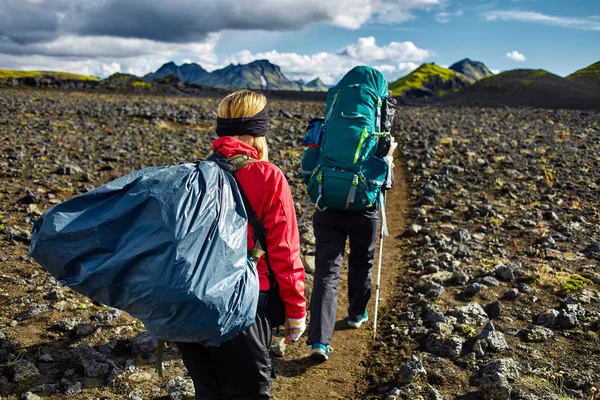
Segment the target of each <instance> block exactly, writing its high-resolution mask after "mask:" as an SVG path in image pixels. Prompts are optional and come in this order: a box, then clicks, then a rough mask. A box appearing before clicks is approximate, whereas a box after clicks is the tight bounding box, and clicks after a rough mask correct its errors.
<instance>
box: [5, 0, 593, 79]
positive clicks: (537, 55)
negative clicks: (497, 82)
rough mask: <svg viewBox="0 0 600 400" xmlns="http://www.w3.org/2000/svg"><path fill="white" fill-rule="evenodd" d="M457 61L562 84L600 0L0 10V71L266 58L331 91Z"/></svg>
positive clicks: (123, 2)
mask: <svg viewBox="0 0 600 400" xmlns="http://www.w3.org/2000/svg"><path fill="white" fill-rule="evenodd" d="M464 58H470V59H471V60H476V61H481V62H483V63H485V64H486V65H487V66H488V68H490V69H491V70H492V71H493V72H495V73H498V72H501V71H505V70H511V69H515V68H534V69H538V68H541V69H545V70H547V71H550V72H552V73H555V74H557V75H560V76H566V75H569V74H570V73H572V72H574V71H576V70H578V69H580V68H584V67H586V66H588V65H590V64H593V63H594V62H597V61H600V0H489V1H487V0H168V1H165V0H77V1H73V0H0V69H27V70H45V71H66V72H73V73H79V74H85V75H94V76H98V77H100V78H106V77H108V76H109V75H111V74H113V73H115V72H123V73H131V74H135V75H138V76H143V75H145V74H147V73H149V72H154V71H156V70H157V69H158V68H159V67H160V66H161V65H162V64H164V63H166V62H169V61H174V62H175V63H176V64H178V65H180V64H182V63H191V62H194V63H198V64H200V65H201V66H202V67H204V68H205V69H207V70H209V71H212V70H215V69H218V68H222V67H224V66H227V65H228V64H230V63H233V64H238V63H240V64H245V63H248V62H251V61H253V60H256V59H268V60H269V61H271V62H272V63H274V64H277V65H279V66H280V67H281V70H282V72H283V73H284V74H285V75H286V76H287V77H288V78H290V79H304V80H306V81H308V80H312V79H314V78H316V77H319V78H321V80H322V81H323V82H324V83H325V84H328V85H331V84H335V83H336V82H337V80H339V79H340V78H341V76H343V74H344V73H345V72H347V71H348V70H350V69H351V68H352V67H354V66H356V65H370V66H373V67H376V68H378V69H380V70H381V71H382V72H383V73H384V74H385V76H386V77H387V78H388V80H395V79H397V78H399V77H401V76H404V75H406V74H408V73H409V72H410V71H412V70H414V69H416V68H417V67H418V66H419V65H421V64H422V63H425V62H434V63H436V64H438V65H441V66H445V67H447V66H450V65H452V64H453V63H454V62H456V61H459V60H461V59H464Z"/></svg>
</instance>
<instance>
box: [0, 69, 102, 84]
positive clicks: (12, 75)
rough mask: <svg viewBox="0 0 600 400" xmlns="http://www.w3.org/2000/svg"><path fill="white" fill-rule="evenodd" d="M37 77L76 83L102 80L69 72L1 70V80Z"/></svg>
mask: <svg viewBox="0 0 600 400" xmlns="http://www.w3.org/2000/svg"><path fill="white" fill-rule="evenodd" d="M37 76H52V77H54V78H56V79H62V80H74V81H94V82H97V81H99V80H100V79H98V78H96V77H95V76H87V75H78V74H71V73H69V72H54V71H17V70H10V69H0V79H23V78H35V77H37Z"/></svg>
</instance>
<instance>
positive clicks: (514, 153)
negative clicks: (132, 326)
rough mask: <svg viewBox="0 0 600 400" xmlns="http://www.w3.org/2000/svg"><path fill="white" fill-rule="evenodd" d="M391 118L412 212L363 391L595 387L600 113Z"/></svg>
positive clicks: (448, 395) (414, 394) (579, 394)
mask: <svg viewBox="0 0 600 400" xmlns="http://www.w3.org/2000/svg"><path fill="white" fill-rule="evenodd" d="M397 118H398V120H397V131H396V132H397V133H398V135H397V136H398V138H399V140H400V142H401V146H400V147H401V149H402V157H403V159H404V161H405V162H406V166H407V172H406V174H407V177H408V180H409V182H408V186H409V188H410V201H411V204H412V207H411V209H412V218H411V221H409V225H408V226H409V229H407V230H406V232H405V233H404V234H403V235H402V237H401V238H399V239H400V240H401V242H402V247H403V248H404V249H405V251H404V256H403V259H402V261H401V262H400V263H399V264H400V265H399V268H400V271H401V272H400V279H399V286H398V288H397V292H396V297H395V300H394V302H393V303H395V306H394V307H393V308H392V309H390V310H388V312H387V315H386V317H385V319H384V322H383V323H382V330H381V332H380V335H379V338H378V339H379V340H378V341H376V342H375V343H374V344H373V349H374V351H373V353H372V356H371V358H370V360H369V365H370V367H369V376H368V380H369V382H370V384H371V390H370V391H369V393H368V394H369V395H370V396H371V398H386V399H389V400H391V399H422V398H424V399H431V400H433V399H436V400H437V399H508V398H511V399H523V400H525V399H528V400H533V399H577V398H583V399H594V398H597V397H595V396H597V394H596V393H597V388H600V341H599V338H598V335H599V332H600V294H599V292H598V288H599V284H600V268H599V266H598V265H599V261H600V209H599V208H598V207H599V206H600V204H599V201H600V198H599V194H600V193H599V190H598V188H599V185H600V170H599V169H598V164H599V162H600V158H599V154H600V153H599V150H600V114H599V113H592V112H589V113H588V112H579V111H546V110H519V109H509V108H498V109H480V108H461V109H455V108H444V109H430V108H421V109H402V110H400V112H399V113H397Z"/></svg>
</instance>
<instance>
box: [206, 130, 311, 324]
mask: <svg viewBox="0 0 600 400" xmlns="http://www.w3.org/2000/svg"><path fill="white" fill-rule="evenodd" d="M213 152H219V153H221V154H223V155H224V156H225V157H227V158H230V157H233V156H237V155H240V154H244V153H246V154H247V155H248V156H249V157H251V158H254V159H257V158H258V152H257V151H256V149H255V148H254V147H251V146H249V145H247V144H246V143H244V142H242V141H240V140H237V139H235V138H232V137H228V136H223V137H220V138H219V139H217V140H215V142H214V143H213ZM237 178H238V181H239V183H240V186H241V187H242V190H243V191H244V193H245V194H246V197H247V198H248V202H249V203H250V206H251V207H252V209H253V210H254V212H255V213H256V215H257V216H258V218H259V219H260V220H261V221H262V223H263V225H264V227H265V231H266V234H267V252H268V257H269V263H270V264H271V269H272V270H273V272H274V274H275V277H276V279H277V282H278V283H279V293H280V295H281V299H282V300H283V302H284V303H285V314H286V316H287V317H288V318H302V317H304V316H306V299H305V298H304V266H303V265H302V261H301V260H300V237H299V234H298V226H297V224H296V211H295V209H294V201H293V199H292V193H291V191H290V187H289V185H288V183H287V180H286V179H285V176H284V175H283V173H282V172H281V170H280V169H279V168H277V167H276V166H275V165H273V164H271V163H269V162H266V161H258V162H255V163H252V164H249V165H247V166H245V167H244V168H242V169H241V170H240V171H238V173H237ZM253 247H254V240H253V239H252V227H251V226H250V225H248V249H252V248H253ZM257 269H258V276H259V280H260V290H269V280H268V277H267V265H266V262H265V258H264V257H262V258H261V259H260V260H259V262H258V266H257Z"/></svg>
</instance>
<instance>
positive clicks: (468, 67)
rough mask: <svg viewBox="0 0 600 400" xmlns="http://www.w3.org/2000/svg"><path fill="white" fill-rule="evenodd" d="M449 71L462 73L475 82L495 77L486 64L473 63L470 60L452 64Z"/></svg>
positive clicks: (466, 59)
mask: <svg viewBox="0 0 600 400" xmlns="http://www.w3.org/2000/svg"><path fill="white" fill-rule="evenodd" d="M449 69H451V70H452V71H455V72H458V73H461V74H463V75H465V76H466V77H468V78H471V79H473V80H475V81H479V80H481V79H483V78H487V77H488V76H492V75H494V73H493V72H492V71H490V70H489V68H488V67H487V66H486V65H485V64H484V63H482V62H479V61H471V60H469V59H468V58H465V59H464V60H461V61H459V62H457V63H454V64H452V65H451V66H450V68H449Z"/></svg>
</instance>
